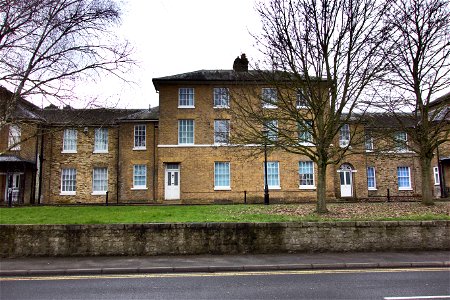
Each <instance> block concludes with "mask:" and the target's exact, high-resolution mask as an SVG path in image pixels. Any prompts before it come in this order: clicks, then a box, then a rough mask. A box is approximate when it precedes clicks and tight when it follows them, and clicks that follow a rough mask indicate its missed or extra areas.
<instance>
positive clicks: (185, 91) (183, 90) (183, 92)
mask: <svg viewBox="0 0 450 300" xmlns="http://www.w3.org/2000/svg"><path fill="white" fill-rule="evenodd" d="M190 91H192V93H190ZM191 95H192V98H191V97H190V96H191ZM182 96H183V97H185V98H184V99H182ZM182 101H183V102H186V103H187V104H185V103H182ZM191 102H192V103H191ZM178 108H195V89H194V88H190V87H180V88H178Z"/></svg>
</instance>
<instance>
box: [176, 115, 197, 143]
mask: <svg viewBox="0 0 450 300" xmlns="http://www.w3.org/2000/svg"><path fill="white" fill-rule="evenodd" d="M178 144H180V145H193V144H194V120H178Z"/></svg>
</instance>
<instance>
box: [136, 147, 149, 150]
mask: <svg viewBox="0 0 450 300" xmlns="http://www.w3.org/2000/svg"><path fill="white" fill-rule="evenodd" d="M145 150H147V147H133V151H145Z"/></svg>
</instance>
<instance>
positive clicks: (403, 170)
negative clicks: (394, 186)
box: [397, 167, 411, 190]
mask: <svg viewBox="0 0 450 300" xmlns="http://www.w3.org/2000/svg"><path fill="white" fill-rule="evenodd" d="M397 179H398V189H399V190H410V189H411V170H410V168H409V167H397Z"/></svg>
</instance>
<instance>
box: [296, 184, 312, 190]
mask: <svg viewBox="0 0 450 300" xmlns="http://www.w3.org/2000/svg"><path fill="white" fill-rule="evenodd" d="M298 188H299V189H300V190H315V189H316V187H315V186H314V185H301V186H299V187H298Z"/></svg>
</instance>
